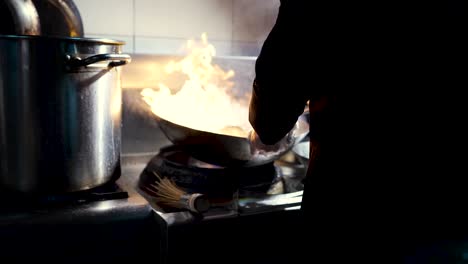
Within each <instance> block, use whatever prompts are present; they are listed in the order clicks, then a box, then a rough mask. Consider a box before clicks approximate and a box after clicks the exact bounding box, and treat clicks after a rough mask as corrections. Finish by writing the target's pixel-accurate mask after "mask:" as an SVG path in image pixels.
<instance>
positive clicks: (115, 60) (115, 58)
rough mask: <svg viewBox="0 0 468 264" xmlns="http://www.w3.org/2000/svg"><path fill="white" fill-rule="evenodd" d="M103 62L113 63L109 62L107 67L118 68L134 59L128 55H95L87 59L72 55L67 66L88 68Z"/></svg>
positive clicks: (67, 59)
mask: <svg viewBox="0 0 468 264" xmlns="http://www.w3.org/2000/svg"><path fill="white" fill-rule="evenodd" d="M101 61H111V62H109V64H108V65H107V67H109V68H112V67H118V66H122V65H125V64H128V63H130V62H131V61H132V58H131V57H130V55H128V54H112V53H107V54H98V55H93V56H91V57H87V58H84V59H82V58H80V57H78V56H71V55H67V56H66V64H67V66H69V67H72V68H78V67H86V66H88V65H91V64H93V63H96V62H101Z"/></svg>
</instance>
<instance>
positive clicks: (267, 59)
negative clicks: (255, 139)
mask: <svg viewBox="0 0 468 264" xmlns="http://www.w3.org/2000/svg"><path fill="white" fill-rule="evenodd" d="M304 2H305V1H300V0H290V1H285V0H283V1H282V2H281V7H280V9H279V14H278V18H277V20H276V23H275V25H274V27H273V29H272V30H271V32H270V34H269V35H268V37H267V39H266V40H265V42H264V44H263V47H262V50H261V52H260V55H259V56H258V58H257V61H256V65H255V81H254V84H253V89H252V99H251V101H250V109H249V121H250V123H251V124H252V126H253V128H254V129H255V131H256V132H257V134H258V135H259V137H260V139H261V140H262V142H263V143H265V144H274V143H276V142H278V141H279V140H280V139H282V138H283V137H284V136H285V135H286V134H287V133H288V132H289V131H290V130H291V129H292V128H293V127H294V124H295V123H296V121H297V119H298V117H299V116H300V115H301V114H302V113H303V111H304V107H305V105H306V103H307V100H308V98H309V97H310V96H309V94H310V93H309V89H310V88H309V87H308V83H310V79H309V78H310V73H307V70H306V68H307V67H306V66H305V67H304V64H306V65H307V61H301V59H305V58H306V56H304V54H305V53H307V52H308V50H307V49H306V48H307V38H306V37H305V36H304V35H305V34H306V32H307V29H306V25H307V23H305V11H304V10H303V8H304V6H303V3H304Z"/></svg>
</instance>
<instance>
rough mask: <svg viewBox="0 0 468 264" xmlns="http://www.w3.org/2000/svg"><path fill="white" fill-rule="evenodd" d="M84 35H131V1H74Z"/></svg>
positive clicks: (132, 13) (132, 18)
mask: <svg viewBox="0 0 468 264" xmlns="http://www.w3.org/2000/svg"><path fill="white" fill-rule="evenodd" d="M74 2H75V4H76V5H77V7H78V10H79V11H80V14H81V19H82V20H83V27H84V31H85V34H92V35H99V34H107V35H125V36H132V35H133V32H134V31H133V20H134V17H133V15H134V12H133V0H75V1H74Z"/></svg>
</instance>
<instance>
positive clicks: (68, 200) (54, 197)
mask: <svg viewBox="0 0 468 264" xmlns="http://www.w3.org/2000/svg"><path fill="white" fill-rule="evenodd" d="M125 198H128V193H127V192H126V191H124V190H122V189H121V188H120V186H118V185H117V184H116V183H115V182H109V183H106V184H104V185H101V186H98V187H95V188H92V189H89V190H83V191H77V192H70V193H60V194H38V195H28V196H26V195H21V194H18V193H11V192H4V191H0V208H11V209H18V208H22V209H25V208H51V207H61V206H67V205H78V204H84V203H89V202H95V201H105V200H115V199H125Z"/></svg>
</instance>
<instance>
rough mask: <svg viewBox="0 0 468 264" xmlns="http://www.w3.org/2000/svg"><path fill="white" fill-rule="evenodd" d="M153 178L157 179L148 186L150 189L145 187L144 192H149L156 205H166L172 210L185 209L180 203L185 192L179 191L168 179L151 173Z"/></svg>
mask: <svg viewBox="0 0 468 264" xmlns="http://www.w3.org/2000/svg"><path fill="white" fill-rule="evenodd" d="M152 173H153V174H154V176H156V178H157V179H158V180H157V181H155V183H154V184H150V186H151V187H152V188H149V187H145V189H146V190H148V191H149V192H151V193H152V194H153V195H154V196H155V198H156V203H159V204H161V205H166V206H170V207H174V208H183V207H185V206H184V205H183V204H182V203H181V202H180V201H181V197H182V196H183V195H185V194H186V192H185V191H183V190H182V189H180V188H179V187H178V186H177V185H176V184H175V183H174V182H173V181H171V180H170V179H168V178H162V177H161V176H159V174H157V173H156V172H154V171H152Z"/></svg>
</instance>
